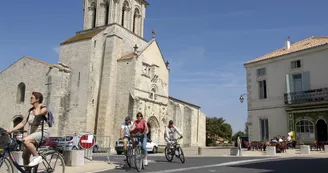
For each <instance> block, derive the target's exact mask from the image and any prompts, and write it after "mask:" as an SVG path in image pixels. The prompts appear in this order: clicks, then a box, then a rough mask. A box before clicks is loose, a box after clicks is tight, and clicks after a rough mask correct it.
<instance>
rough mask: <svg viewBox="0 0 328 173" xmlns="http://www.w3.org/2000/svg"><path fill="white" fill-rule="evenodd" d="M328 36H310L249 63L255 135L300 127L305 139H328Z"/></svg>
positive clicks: (266, 135)
mask: <svg viewBox="0 0 328 173" xmlns="http://www.w3.org/2000/svg"><path fill="white" fill-rule="evenodd" d="M327 65H328V37H310V38H307V39H304V40H301V41H298V42H295V43H291V42H290V41H286V43H285V46H284V47H283V48H281V49H278V50H276V51H274V52H271V53H269V54H266V55H264V56H261V57H258V58H256V59H253V60H251V61H248V62H246V63H245V64H244V67H245V68H246V73H247V75H246V76H247V103H248V120H247V126H248V129H249V139H250V140H251V141H263V140H270V139H272V138H273V137H275V136H277V135H281V136H287V135H288V134H287V133H288V132H289V131H295V133H296V140H297V141H302V142H304V143H307V142H312V143H313V141H314V140H318V141H327V140H328V139H327V133H328V131H327V121H328V75H327V74H328V68H327Z"/></svg>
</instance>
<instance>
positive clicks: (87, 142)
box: [79, 135, 95, 149]
mask: <svg viewBox="0 0 328 173" xmlns="http://www.w3.org/2000/svg"><path fill="white" fill-rule="evenodd" d="M79 143H80V146H81V147H82V148H83V149H89V148H92V147H93V145H94V144H95V138H94V137H93V135H83V136H81V138H80V142H79Z"/></svg>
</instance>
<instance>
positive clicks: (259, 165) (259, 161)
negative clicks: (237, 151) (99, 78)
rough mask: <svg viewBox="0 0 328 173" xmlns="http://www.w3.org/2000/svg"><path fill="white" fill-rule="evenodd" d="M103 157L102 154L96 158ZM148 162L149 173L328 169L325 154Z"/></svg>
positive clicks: (281, 172) (275, 172)
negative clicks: (310, 156) (323, 156)
mask: <svg viewBox="0 0 328 173" xmlns="http://www.w3.org/2000/svg"><path fill="white" fill-rule="evenodd" d="M94 159H96V160H102V159H101V158H94ZM122 159H123V158H122V157H121V156H112V158H111V161H112V162H114V163H124V162H123V160H122ZM148 160H149V165H148V166H147V167H145V169H144V170H142V172H148V173H171V172H186V173H206V172H210V173H212V172H219V173H239V172H240V173H241V172H242V173H264V172H265V173H267V172H268V173H293V172H297V173H312V172H313V173H327V172H328V159H325V158H269V157H186V162H185V163H184V164H182V163H181V162H180V160H179V159H178V158H174V160H173V161H172V162H171V163H169V162H167V161H166V159H165V156H149V158H148ZM115 172H118V173H120V172H137V171H136V170H135V169H134V168H130V169H127V168H121V167H117V168H116V169H114V170H109V171H104V172H99V173H115Z"/></svg>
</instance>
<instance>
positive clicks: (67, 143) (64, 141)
mask: <svg viewBox="0 0 328 173" xmlns="http://www.w3.org/2000/svg"><path fill="white" fill-rule="evenodd" d="M85 134H86V133H81V134H76V135H70V136H65V137H63V138H61V139H60V140H59V142H58V143H57V149H58V150H60V151H69V150H82V149H83V148H82V147H81V146H80V138H81V136H82V135H85ZM92 152H98V145H97V144H96V143H95V144H94V146H93V150H92Z"/></svg>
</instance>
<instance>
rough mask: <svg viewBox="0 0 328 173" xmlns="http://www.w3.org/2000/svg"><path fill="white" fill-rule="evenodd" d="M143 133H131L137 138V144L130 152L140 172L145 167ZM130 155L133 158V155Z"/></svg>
mask: <svg viewBox="0 0 328 173" xmlns="http://www.w3.org/2000/svg"><path fill="white" fill-rule="evenodd" d="M143 135H144V134H142V133H135V134H131V137H132V138H134V139H135V140H134V144H136V145H135V147H132V150H131V149H130V151H129V153H130V154H131V155H133V156H134V163H135V168H136V170H137V171H138V172H140V171H141V169H144V164H143V159H144V155H143V154H142V144H141V140H142V138H143ZM146 152H147V151H146ZM130 157H131V158H132V156H130Z"/></svg>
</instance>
